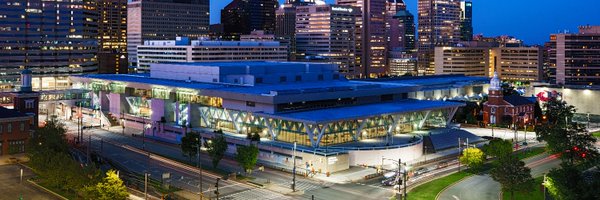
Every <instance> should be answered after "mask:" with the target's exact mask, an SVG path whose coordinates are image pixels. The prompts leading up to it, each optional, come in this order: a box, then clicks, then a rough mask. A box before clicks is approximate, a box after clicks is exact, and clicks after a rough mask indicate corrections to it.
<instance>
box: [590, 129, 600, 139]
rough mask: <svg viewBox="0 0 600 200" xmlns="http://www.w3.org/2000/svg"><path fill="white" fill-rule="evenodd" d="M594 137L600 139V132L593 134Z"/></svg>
mask: <svg viewBox="0 0 600 200" xmlns="http://www.w3.org/2000/svg"><path fill="white" fill-rule="evenodd" d="M592 135H593V136H594V137H597V138H600V131H596V132H593V133H592Z"/></svg>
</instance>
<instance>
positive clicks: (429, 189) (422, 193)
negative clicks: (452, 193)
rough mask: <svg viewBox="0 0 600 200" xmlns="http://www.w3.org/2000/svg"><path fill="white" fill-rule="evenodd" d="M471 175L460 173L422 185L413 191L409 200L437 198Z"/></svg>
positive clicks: (409, 194) (409, 195)
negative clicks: (449, 187) (445, 189)
mask: <svg viewBox="0 0 600 200" xmlns="http://www.w3.org/2000/svg"><path fill="white" fill-rule="evenodd" d="M469 175H471V173H469V172H464V171H462V172H458V173H454V174H451V175H448V176H446V177H443V178H439V179H436V180H433V181H430V182H428V183H425V184H423V185H420V186H418V187H416V188H414V189H412V190H411V191H410V192H409V193H408V194H407V196H408V199H409V200H432V199H435V196H436V195H437V194H438V193H440V192H441V191H442V190H443V189H444V188H446V187H448V186H449V185H450V184H452V183H455V182H457V181H459V180H461V179H463V178H465V177H467V176H469Z"/></svg>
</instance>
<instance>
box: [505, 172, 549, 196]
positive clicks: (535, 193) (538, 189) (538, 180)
mask: <svg viewBox="0 0 600 200" xmlns="http://www.w3.org/2000/svg"><path fill="white" fill-rule="evenodd" d="M534 180H535V185H536V186H539V187H535V190H534V191H531V192H529V193H521V192H515V199H514V200H543V199H544V191H543V190H542V187H541V185H542V181H544V177H543V176H542V177H537V178H535V179H534ZM502 193H503V194H510V192H509V191H506V190H502ZM502 199H503V200H511V199H510V195H502Z"/></svg>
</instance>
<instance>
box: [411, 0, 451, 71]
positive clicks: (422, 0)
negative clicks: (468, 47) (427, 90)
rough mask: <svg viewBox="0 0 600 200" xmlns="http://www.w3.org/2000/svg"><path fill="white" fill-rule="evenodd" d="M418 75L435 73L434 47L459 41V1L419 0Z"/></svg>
mask: <svg viewBox="0 0 600 200" xmlns="http://www.w3.org/2000/svg"><path fill="white" fill-rule="evenodd" d="M418 12H419V15H418V21H419V28H418V35H419V53H418V56H419V63H418V70H419V74H424V75H431V74H433V73H434V72H435V70H434V69H435V67H434V66H435V65H434V61H433V57H434V51H435V47H436V46H451V45H453V44H455V43H456V42H458V41H460V22H461V21H460V1H459V0H419V1H418Z"/></svg>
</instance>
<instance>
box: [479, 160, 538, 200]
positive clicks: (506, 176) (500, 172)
mask: <svg viewBox="0 0 600 200" xmlns="http://www.w3.org/2000/svg"><path fill="white" fill-rule="evenodd" d="M490 175H491V176H492V178H493V179H494V180H495V181H497V182H498V183H500V185H502V188H503V189H504V190H508V191H510V199H514V196H515V192H529V191H532V190H533V189H534V187H535V182H534V180H533V178H532V177H531V169H529V168H527V167H525V163H524V162H523V161H520V160H518V159H517V158H514V157H505V158H502V159H501V162H499V165H498V166H496V167H495V168H494V169H492V171H491V173H490Z"/></svg>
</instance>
